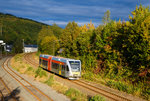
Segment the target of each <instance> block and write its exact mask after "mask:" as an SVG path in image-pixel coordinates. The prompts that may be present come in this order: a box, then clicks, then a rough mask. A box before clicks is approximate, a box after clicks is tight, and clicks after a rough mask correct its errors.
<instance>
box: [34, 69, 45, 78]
mask: <svg viewBox="0 0 150 101" xmlns="http://www.w3.org/2000/svg"><path fill="white" fill-rule="evenodd" d="M35 74H36V75H35V78H37V77H38V76H39V77H40V78H41V77H43V76H45V77H47V76H48V75H47V73H46V71H44V70H43V69H42V68H41V67H39V68H38V69H37V70H36V71H35Z"/></svg>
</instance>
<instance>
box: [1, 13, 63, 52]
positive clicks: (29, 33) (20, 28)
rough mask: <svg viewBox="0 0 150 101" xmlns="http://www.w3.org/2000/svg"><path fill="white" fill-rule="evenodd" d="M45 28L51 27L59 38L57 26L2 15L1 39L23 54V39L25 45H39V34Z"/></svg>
mask: <svg viewBox="0 0 150 101" xmlns="http://www.w3.org/2000/svg"><path fill="white" fill-rule="evenodd" d="M43 27H49V28H50V29H52V31H54V34H56V36H58V34H61V33H57V31H56V30H57V29H58V30H61V28H60V27H58V26H57V25H56V24H54V25H53V26H48V25H46V24H43V23H39V22H36V21H33V20H30V19H24V18H19V17H16V16H13V15H10V14H3V13H0V39H1V40H4V41H5V42H6V43H7V44H12V45H13V50H14V51H15V52H16V53H19V52H22V39H24V42H25V44H37V37H38V33H39V32H40V31H41V29H42V28H43Z"/></svg>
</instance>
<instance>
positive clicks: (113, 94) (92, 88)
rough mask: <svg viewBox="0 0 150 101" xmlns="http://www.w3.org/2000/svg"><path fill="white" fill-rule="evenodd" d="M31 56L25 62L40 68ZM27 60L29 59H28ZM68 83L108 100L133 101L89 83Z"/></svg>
mask: <svg viewBox="0 0 150 101" xmlns="http://www.w3.org/2000/svg"><path fill="white" fill-rule="evenodd" d="M30 55H31V53H29V54H26V55H25V57H24V58H26V59H25V60H26V61H27V62H28V63H30V64H31V65H34V66H35V65H37V66H38V64H37V63H36V62H34V61H32V62H31V59H30V57H29V56H30ZM27 58H28V59H27ZM59 78H61V77H59ZM62 79H64V78H62ZM68 81H69V82H72V83H75V84H76V85H79V86H82V87H84V88H86V89H88V90H90V91H94V92H95V93H98V94H101V95H103V96H105V97H107V98H110V99H112V100H115V101H118V100H117V99H115V98H114V97H112V96H115V97H117V98H120V99H122V100H126V101H131V100H130V99H128V98H126V97H123V96H120V95H118V94H115V93H112V92H109V91H107V90H104V89H101V88H99V87H96V86H93V85H90V84H89V83H87V82H83V81H80V80H77V81H70V80H68ZM81 83H82V84H81ZM83 84H84V85H86V86H84V85H83ZM98 90H99V91H98ZM102 92H104V93H107V94H110V95H112V96H109V95H107V94H104V93H102Z"/></svg>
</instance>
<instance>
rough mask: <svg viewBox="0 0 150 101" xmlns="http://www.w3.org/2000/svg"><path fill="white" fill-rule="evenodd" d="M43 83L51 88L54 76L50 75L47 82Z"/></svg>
mask: <svg viewBox="0 0 150 101" xmlns="http://www.w3.org/2000/svg"><path fill="white" fill-rule="evenodd" d="M45 83H46V84H47V85H49V86H52V85H53V84H54V75H50V76H49V78H48V80H46V81H45Z"/></svg>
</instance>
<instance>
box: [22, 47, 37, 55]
mask: <svg viewBox="0 0 150 101" xmlns="http://www.w3.org/2000/svg"><path fill="white" fill-rule="evenodd" d="M37 51H38V46H37V45H24V52H25V53H30V52H37Z"/></svg>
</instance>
